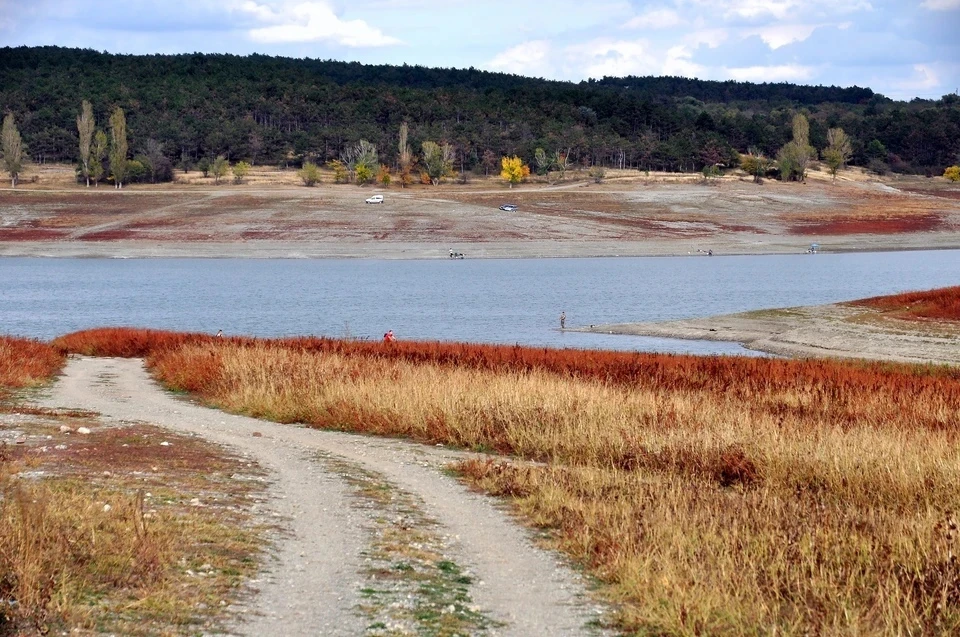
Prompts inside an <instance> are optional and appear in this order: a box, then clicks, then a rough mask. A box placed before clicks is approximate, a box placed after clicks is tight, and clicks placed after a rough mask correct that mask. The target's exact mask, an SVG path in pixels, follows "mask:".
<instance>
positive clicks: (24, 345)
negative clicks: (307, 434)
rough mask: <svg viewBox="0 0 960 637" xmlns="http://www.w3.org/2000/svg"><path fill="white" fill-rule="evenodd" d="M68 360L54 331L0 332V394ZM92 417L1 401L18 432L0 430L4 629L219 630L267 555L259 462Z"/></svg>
mask: <svg viewBox="0 0 960 637" xmlns="http://www.w3.org/2000/svg"><path fill="white" fill-rule="evenodd" d="M62 362H63V355H62V354H61V353H59V352H58V351H57V350H55V349H54V348H53V347H50V346H48V345H45V344H43V343H38V342H35V341H26V340H23V339H11V338H0V393H2V391H3V390H7V391H10V390H13V389H18V388H21V387H24V386H33V385H37V384H39V383H41V382H43V381H44V380H48V379H49V378H50V377H51V376H52V374H54V373H56V372H57V371H58V370H59V369H60V366H61V365H62ZM4 414H5V415H4ZM95 416H96V415H95V414H91V413H88V412H81V411H62V410H50V409H41V408H33V407H30V406H28V405H22V404H20V403H18V402H12V401H10V400H9V397H8V399H7V400H6V401H5V402H3V403H2V404H0V437H3V438H6V437H8V436H10V435H11V434H12V436H14V437H16V438H17V442H18V444H16V445H13V446H8V445H6V444H4V443H0V634H17V635H34V634H46V633H48V632H49V631H51V630H58V631H61V630H67V629H69V630H71V631H72V634H106V633H111V632H112V633H115V634H124V635H175V634H197V633H198V632H199V631H204V632H209V631H210V630H212V629H217V628H218V627H219V626H220V623H221V622H222V619H223V616H224V614H225V613H226V612H227V611H228V609H229V605H230V603H232V602H233V601H236V600H237V598H238V596H239V595H240V593H241V589H240V588H239V585H240V584H241V583H242V581H243V579H244V578H245V577H248V576H250V575H251V574H252V573H253V572H255V570H256V568H257V557H258V554H259V551H260V546H261V544H262V539H261V536H260V532H259V530H258V529H257V528H255V527H254V526H253V525H252V523H251V521H252V517H251V513H250V509H249V507H250V503H249V498H250V497H253V496H255V495H256V494H257V493H258V492H259V491H261V490H262V489H263V486H264V485H263V483H262V481H260V480H259V479H258V476H257V474H258V470H257V469H256V467H253V466H251V465H250V464H249V463H246V462H243V461H241V460H240V459H237V458H231V457H227V456H225V455H224V454H223V452H222V450H220V449H218V448H216V447H214V446H212V445H209V444H206V443H204V442H202V441H200V440H197V439H194V438H190V437H183V436H176V435H173V434H170V433H168V432H163V431H162V430H160V429H156V428H152V427H148V426H133V427H123V428H116V427H115V428H104V427H102V426H101V425H100V423H99V422H98V421H97V420H96V417H95ZM62 426H66V427H68V428H69V430H62V429H61V427H62ZM79 426H85V427H87V428H89V429H92V430H93V433H92V434H90V435H80V434H77V433H74V432H75V431H76V429H77V428H78V427H79ZM71 430H72V431H71ZM161 442H166V443H168V444H166V445H161V444H160V443H161ZM247 478H254V479H247Z"/></svg>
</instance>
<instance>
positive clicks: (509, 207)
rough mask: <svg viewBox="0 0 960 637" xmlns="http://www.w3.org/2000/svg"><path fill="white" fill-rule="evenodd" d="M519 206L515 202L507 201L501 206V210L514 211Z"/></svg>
mask: <svg viewBox="0 0 960 637" xmlns="http://www.w3.org/2000/svg"><path fill="white" fill-rule="evenodd" d="M517 207H518V206H517V204H515V203H505V204H503V205H502V206H500V210H504V211H506V212H513V211H514V210H516V209H517Z"/></svg>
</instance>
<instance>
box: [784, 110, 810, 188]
mask: <svg viewBox="0 0 960 637" xmlns="http://www.w3.org/2000/svg"><path fill="white" fill-rule="evenodd" d="M815 152H816V151H815V150H814V149H813V147H812V146H810V122H808V121H807V118H806V117H805V116H804V115H803V114H801V113H798V114H797V115H795V116H794V118H793V140H792V141H789V142H787V143H786V144H785V145H784V146H783V148H781V149H780V152H778V153H777V162H778V163H779V164H780V177H781V178H782V179H784V180H796V181H804V180H805V179H806V178H807V166H808V165H809V164H810V158H811V157H812V156H813V154H814V153H815Z"/></svg>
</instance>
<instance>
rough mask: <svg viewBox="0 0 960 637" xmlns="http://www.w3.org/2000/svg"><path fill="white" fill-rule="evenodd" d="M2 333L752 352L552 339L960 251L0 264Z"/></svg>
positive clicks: (784, 299)
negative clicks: (105, 332) (92, 331)
mask: <svg viewBox="0 0 960 637" xmlns="http://www.w3.org/2000/svg"><path fill="white" fill-rule="evenodd" d="M0 270H2V272H3V282H4V283H3V287H2V290H0V332H2V333H4V334H11V335H19V336H30V337H36V338H40V339H49V338H53V337H55V336H57V335H60V334H65V333H68V332H72V331H75V330H80V329H84V328H89V327H102V326H115V325H127V326H135V327H151V328H161V329H170V330H185V331H201V332H209V333H211V334H212V333H216V331H217V330H218V329H222V330H223V331H224V333H225V334H227V335H231V334H242V335H251V336H288V335H318V336H321V335H322V336H335V337H341V336H349V337H361V338H372V339H379V338H380V337H382V335H383V333H384V332H385V331H386V330H388V329H392V330H393V331H394V333H395V334H396V335H397V337H398V338H400V339H432V340H445V341H473V342H487V343H509V344H514V343H520V344H524V345H535V346H549V347H577V348H602V349H635V350H656V351H669V352H692V353H747V352H746V350H743V348H741V347H740V346H739V345H737V344H733V343H715V342H703V341H678V340H674V339H659V338H648V337H634V336H612V335H602V334H583V333H575V332H560V331H559V330H558V329H557V328H558V327H559V320H558V317H559V315H560V312H561V311H564V312H566V316H567V327H576V326H578V325H588V324H600V323H623V322H632V321H660V320H669V319H679V318H694V317H704V316H712V315H716V314H728V313H731V312H741V311H745V310H755V309H763V308H775V307H788V306H796V305H814V304H822V303H833V302H836V301H844V300H852V299H857V298H863V297H868V296H876V295H881V294H889V293H894V292H900V291H904V290H916V289H926V288H933V287H942V286H947V285H957V284H958V283H960V251H957V250H937V251H911V252H887V253H849V254H817V255H807V254H803V255H771V256H729V257H721V256H713V257H706V256H696V257H648V258H600V259H489V260H479V259H478V260H470V259H465V260H446V259H443V260H428V261H413V260H411V261H396V260H389V261H387V260H367V259H357V260H345V259H322V260H296V259H293V260H291V259H45V258H5V259H0Z"/></svg>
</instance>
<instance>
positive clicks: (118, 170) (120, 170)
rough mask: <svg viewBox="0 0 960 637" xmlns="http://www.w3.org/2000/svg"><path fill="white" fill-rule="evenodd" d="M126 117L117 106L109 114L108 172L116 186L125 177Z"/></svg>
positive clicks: (119, 185)
mask: <svg viewBox="0 0 960 637" xmlns="http://www.w3.org/2000/svg"><path fill="white" fill-rule="evenodd" d="M128 150H129V149H128V147H127V118H126V116H125V115H124V114H123V109H122V108H120V107H119V106H118V107H117V108H116V109H115V110H114V111H113V114H112V115H111V116H110V172H111V174H113V181H114V182H115V183H116V187H117V188H123V180H124V179H126V178H127V170H128V166H127V151H128Z"/></svg>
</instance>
